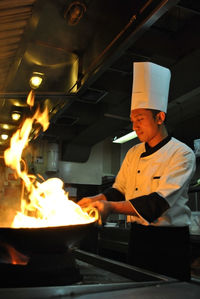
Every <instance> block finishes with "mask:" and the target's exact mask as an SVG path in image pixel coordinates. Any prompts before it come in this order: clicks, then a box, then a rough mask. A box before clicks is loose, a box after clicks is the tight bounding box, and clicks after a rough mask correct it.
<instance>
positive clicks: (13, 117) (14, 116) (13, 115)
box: [11, 111, 21, 121]
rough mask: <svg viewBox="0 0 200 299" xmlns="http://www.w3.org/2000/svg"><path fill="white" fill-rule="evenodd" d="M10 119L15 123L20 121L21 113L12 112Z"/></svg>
mask: <svg viewBox="0 0 200 299" xmlns="http://www.w3.org/2000/svg"><path fill="white" fill-rule="evenodd" d="M11 117H12V120H15V121H17V120H19V119H20V117H21V113H20V112H19V111H13V112H12V115H11Z"/></svg>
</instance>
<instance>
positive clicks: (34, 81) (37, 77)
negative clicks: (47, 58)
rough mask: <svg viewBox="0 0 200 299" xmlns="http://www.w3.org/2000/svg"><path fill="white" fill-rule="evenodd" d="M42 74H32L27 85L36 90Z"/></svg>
mask: <svg viewBox="0 0 200 299" xmlns="http://www.w3.org/2000/svg"><path fill="white" fill-rule="evenodd" d="M43 76H44V74H43V73H38V72H33V75H32V77H31V78H30V81H29V84H30V87H31V88H32V89H36V88H38V87H39V86H40V85H41V83H42V80H43Z"/></svg>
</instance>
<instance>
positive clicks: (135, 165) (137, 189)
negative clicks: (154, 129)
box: [105, 137, 196, 226]
mask: <svg viewBox="0 0 200 299" xmlns="http://www.w3.org/2000/svg"><path fill="white" fill-rule="evenodd" d="M147 146H148V145H147V144H145V143H140V144H137V145H136V146H134V147H132V148H131V149H130V150H129V151H128V152H127V154H126V157H125V159H124V161H123V163H122V166H121V168H120V171H119V173H118V175H117V177H116V180H115V183H114V184H113V186H112V187H113V188H114V189H116V190H118V191H119V193H121V194H122V195H123V196H124V197H125V199H126V200H130V203H131V204H132V206H133V207H134V208H135V210H136V212H137V216H128V217H127V220H128V221H130V222H137V223H140V224H143V225H149V224H151V225H158V226H163V225H164V226H165V225H170V226H184V225H189V224H190V215H191V211H190V209H189V207H188V206H187V205H186V202H187V201H188V187H189V183H190V180H191V178H192V177H193V175H194V171H195V165H196V164H195V155H194V153H193V151H192V149H191V148H189V147H188V146H187V145H186V144H184V143H182V142H180V141H179V140H177V139H175V138H173V137H172V138H171V137H167V138H166V139H165V140H164V142H163V141H162V142H161V143H160V144H159V145H158V146H156V147H155V148H153V149H151V148H149V149H150V151H148V149H147ZM141 155H142V156H141ZM105 195H106V194H105ZM152 213H153V214H154V216H153V218H152V215H151V214H152ZM155 215H156V216H155ZM155 217H156V218H155Z"/></svg>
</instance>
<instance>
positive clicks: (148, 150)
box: [140, 135, 171, 157]
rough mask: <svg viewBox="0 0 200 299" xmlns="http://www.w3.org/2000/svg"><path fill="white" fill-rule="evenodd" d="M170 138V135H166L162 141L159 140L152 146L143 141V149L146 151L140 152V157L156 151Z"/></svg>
mask: <svg viewBox="0 0 200 299" xmlns="http://www.w3.org/2000/svg"><path fill="white" fill-rule="evenodd" d="M170 140H171V136H169V135H168V136H167V137H166V138H164V139H163V140H162V141H160V142H159V143H158V144H156V146H154V147H150V146H149V145H148V143H147V142H145V149H146V151H145V152H144V153H142V154H141V156H140V157H147V156H149V155H151V154H153V153H155V152H156V151H158V150H159V149H160V148H161V147H163V146H164V145H165V144H166V143H167V142H169V141H170Z"/></svg>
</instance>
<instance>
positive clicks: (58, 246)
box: [0, 221, 96, 254]
mask: <svg viewBox="0 0 200 299" xmlns="http://www.w3.org/2000/svg"><path fill="white" fill-rule="evenodd" d="M95 225H96V222H95V221H94V222H92V223H86V224H77V225H67V226H57V227H56V226H54V227H41V228H7V227H1V228H0V243H1V244H3V243H4V244H5V243H6V244H9V245H11V246H12V247H14V248H15V249H16V250H18V251H20V252H22V253H24V254H33V253H51V252H53V253H55V252H64V251H66V248H68V247H70V246H72V245H74V244H75V243H77V242H78V241H80V240H81V239H82V238H83V237H84V236H86V234H88V233H89V231H91V230H92V229H93V228H94V226H95Z"/></svg>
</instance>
